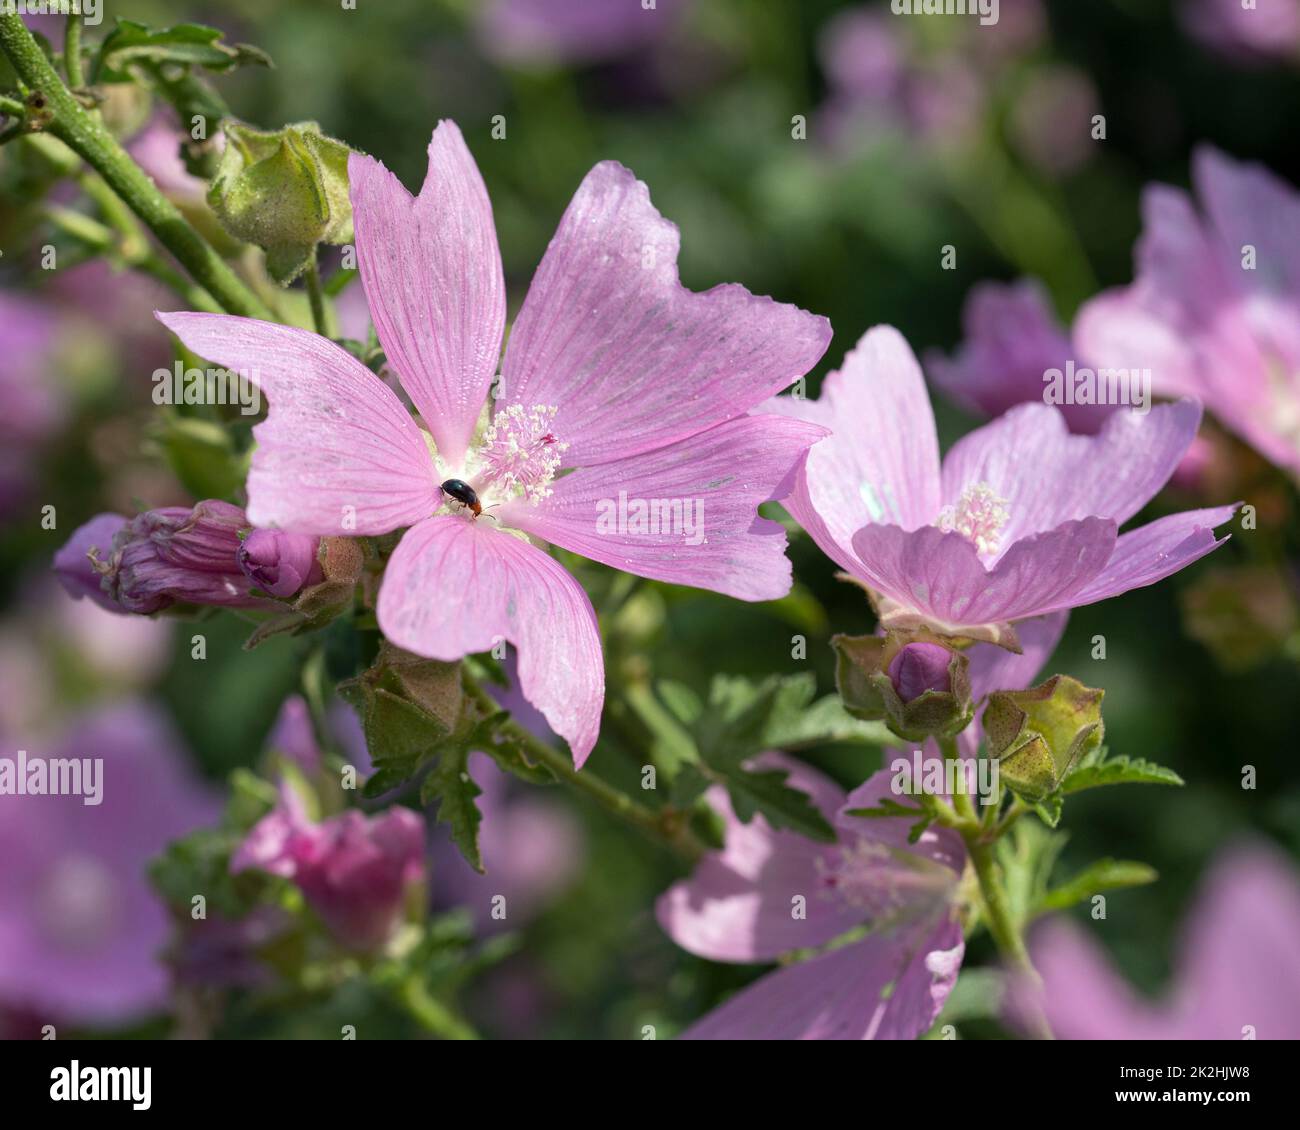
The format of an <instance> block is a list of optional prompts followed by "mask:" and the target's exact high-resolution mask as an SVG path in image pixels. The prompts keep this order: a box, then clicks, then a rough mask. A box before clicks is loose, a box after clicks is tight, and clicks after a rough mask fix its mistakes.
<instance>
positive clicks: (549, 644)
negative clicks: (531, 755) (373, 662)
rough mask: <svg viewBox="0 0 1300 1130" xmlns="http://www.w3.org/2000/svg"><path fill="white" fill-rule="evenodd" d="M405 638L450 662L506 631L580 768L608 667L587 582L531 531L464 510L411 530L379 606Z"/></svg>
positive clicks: (386, 624) (420, 651) (531, 688)
mask: <svg viewBox="0 0 1300 1130" xmlns="http://www.w3.org/2000/svg"><path fill="white" fill-rule="evenodd" d="M376 611H377V613H378V616H379V626H380V628H381V629H382V630H383V633H384V635H385V636H386V637H387V638H388V639H389V640H390V641H391V642H393V643H395V644H396V645H397V646H398V647H404V648H406V649H407V650H408V651H413V652H415V653H416V654H417V655H424V656H428V657H429V658H430V659H441V660H444V661H446V662H451V661H453V660H457V659H460V658H462V657H464V656H466V655H469V654H471V653H472V652H476V651H487V650H488V649H489V648H491V647H492V646H493V644H495V643H497V642H498V641H499V640H501V639H506V640H509V641H510V642H511V643H512V644H514V645H515V647H517V648H518V649H519V684H520V688H521V689H522V690H523V692H524V697H525V698H527V699H528V701H529V702H531V703H532V704H533V705H534V706H535V707H537V709H538V710H540V711H541V712H542V714H543V715H544V716H545V718H546V721H547V722H548V723H549V724H550V727H551V729H553V730H554V731H555V732H556V733H557V734H559V735H560V736H561V737H562V738H564V739H565V740H566V741H567V742H568V743H569V747H570V748H571V749H572V750H573V759H574V762H575V763H576V764H577V765H578V766H579V768H581V766H582V763H583V762H584V761H585V760H586V759H587V755H588V754H589V753H590V752H591V748H592V746H594V745H595V744H596V735H597V733H598V731H599V730H600V711H601V707H602V705H603V703H604V700H605V668H604V663H603V660H602V657H601V650H600V633H599V631H598V630H597V627H596V614H595V612H594V611H593V610H592V607H591V601H590V600H588V599H587V594H586V593H585V592H583V591H582V586H580V585H579V584H578V582H577V581H575V580H574V579H573V577H571V576H570V575H569V574H568V573H567V572H565V570H564V569H563V568H562V567H561V566H560V565H559V564H558V563H557V562H556V561H554V560H553V559H552V558H550V557H548V556H547V555H546V554H545V553H543V552H542V551H541V550H540V549H537V548H536V547H535V546H532V545H530V544H529V543H528V542H527V541H525V540H524V539H523V538H519V537H515V536H513V535H512V534H508V533H503V532H501V531H499V530H494V529H492V528H491V527H490V526H489V525H488V524H487V523H486V522H483V521H469V520H466V519H465V518H462V517H460V516H458V515H442V516H440V517H437V518H430V519H428V520H426V521H423V522H421V523H420V524H419V525H417V526H413V527H412V528H411V529H409V530H407V532H406V534H405V535H404V536H403V538H402V540H401V542H399V543H398V546H397V548H396V549H395V550H394V551H393V555H392V557H391V558H389V561H388V569H387V571H386V573H385V575H384V583H383V587H382V588H381V589H380V590H379V604H378V608H377V610H376Z"/></svg>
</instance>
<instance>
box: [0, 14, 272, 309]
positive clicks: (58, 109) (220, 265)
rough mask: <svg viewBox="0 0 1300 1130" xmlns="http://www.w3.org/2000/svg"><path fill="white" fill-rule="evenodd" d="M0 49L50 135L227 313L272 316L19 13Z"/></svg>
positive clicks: (9, 17) (3, 23) (1, 22)
mask: <svg viewBox="0 0 1300 1130" xmlns="http://www.w3.org/2000/svg"><path fill="white" fill-rule="evenodd" d="M0 50H3V51H4V53H5V55H7V56H8V58H9V61H10V63H11V64H12V65H13V68H14V70H15V71H16V72H17V73H18V76H19V78H21V79H22V81H23V82H24V83H25V84H26V86H27V88H28V89H29V90H31V91H33V92H36V91H39V92H40V94H41V95H42V97H43V99H44V102H45V106H46V108H47V109H48V111H49V112H50V114H51V115H52V117H51V119H50V121H49V122H48V124H47V125H45V127H44V128H45V130H46V131H47V132H48V133H50V134H52V135H53V136H55V137H57V138H58V139H59V140H60V141H62V142H63V143H64V144H65V145H67V146H68V148H69V149H71V150H72V151H73V152H74V153H76V154H77V155H78V156H79V157H81V158H82V160H84V161H85V162H86V164H88V165H90V167H91V168H93V169H94V170H95V171H96V172H98V173H99V174H100V176H102V177H103V178H104V180H105V181H106V182H107V183H108V185H109V187H111V188H112V189H113V191H114V192H115V193H117V195H118V196H120V197H121V198H122V200H124V201H125V202H126V204H127V206H128V207H129V208H130V209H131V211H132V212H134V213H135V214H136V215H137V216H138V217H139V218H140V220H141V221H143V223H144V224H145V226H146V227H148V228H149V230H150V231H152V232H153V233H154V235H156V236H157V237H158V239H159V241H160V242H161V243H162V245H163V246H164V247H166V248H167V250H168V251H170V252H171V253H172V254H173V255H175V256H176V258H177V260H178V261H179V262H180V263H181V265H182V266H184V268H185V269H186V270H187V271H188V272H189V273H190V275H191V276H192V277H193V278H194V280H195V281H196V282H197V283H199V284H200V285H201V286H202V287H203V288H204V289H205V290H206V291H207V292H208V293H209V294H210V295H212V297H213V298H214V299H216V301H217V302H219V303H220V304H221V307H222V309H224V310H227V311H228V312H230V313H231V314H243V315H247V316H249V317H254V318H270V317H271V313H270V311H269V310H268V309H267V307H266V306H265V305H264V304H263V303H262V301H261V300H260V299H259V298H258V297H257V296H256V295H255V294H254V293H253V292H252V291H251V290H249V289H248V287H247V286H245V285H244V283H243V282H241V281H240V279H239V277H238V276H237V275H236V274H235V272H234V271H232V270H231V269H230V267H229V266H227V264H226V263H225V261H224V260H223V259H222V258H221V256H220V255H218V254H217V252H216V251H215V250H214V249H213V247H212V245H211V244H209V243H208V242H207V240H205V239H204V238H203V237H202V236H201V235H199V233H198V232H197V231H195V230H194V229H193V228H192V227H191V226H190V225H189V224H188V223H186V221H185V218H184V217H183V216H182V215H181V214H180V212H179V211H177V209H176V207H175V206H174V205H173V204H172V203H171V202H170V201H169V200H168V199H167V198H166V197H165V196H163V195H162V193H160V192H159V191H158V189H157V187H156V186H155V185H154V183H153V181H151V180H150V179H149V177H148V176H147V175H146V174H145V172H144V170H143V169H141V168H140V166H139V165H137V164H136V163H135V162H134V161H132V160H131V158H130V156H129V155H128V154H127V152H126V150H124V149H123V148H122V146H121V145H119V144H118V142H117V139H116V138H114V137H113V135H112V134H110V133H109V132H108V130H107V129H106V128H105V127H104V124H103V122H102V121H101V120H100V118H99V115H98V114H92V113H90V112H88V111H87V110H85V109H84V108H83V107H82V106H81V104H80V103H79V102H78V101H77V100H76V99H75V98H74V97H73V96H72V94H71V93H70V92H69V90H68V88H67V87H66V86H65V85H64V83H63V80H62V79H61V78H60V77H59V75H58V74H57V73H56V72H55V70H54V68H53V67H52V66H51V65H50V62H49V60H48V59H46V57H45V55H44V53H43V52H42V51H41V49H40V48H39V47H38V46H37V45H36V41H35V40H34V39H33V38H32V36H31V33H30V32H29V31H28V30H27V28H26V27H25V26H24V24H23V21H22V19H21V17H19V16H18V15H17V14H14V13H9V14H4V15H0ZM6 112H8V110H7V109H6Z"/></svg>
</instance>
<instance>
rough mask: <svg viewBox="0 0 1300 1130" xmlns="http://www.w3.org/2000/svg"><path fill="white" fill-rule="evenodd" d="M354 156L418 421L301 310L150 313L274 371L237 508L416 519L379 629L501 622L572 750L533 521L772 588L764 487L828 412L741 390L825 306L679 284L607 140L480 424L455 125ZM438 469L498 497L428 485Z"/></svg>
mask: <svg viewBox="0 0 1300 1130" xmlns="http://www.w3.org/2000/svg"><path fill="white" fill-rule="evenodd" d="M350 173H351V184H352V204H353V214H354V217H355V221H356V229H357V250H358V260H359V265H360V270H361V279H362V283H363V284H364V286H365V291H366V296H367V298H368V299H369V302H370V310H371V315H372V317H373V319H374V322H375V326H376V329H377V331H378V334H379V339H380V341H381V342H382V343H383V345H384V347H385V352H386V354H387V357H388V363H389V365H390V366H391V367H392V368H393V369H394V370H395V371H396V372H397V373H398V374H399V376H400V378H401V381H402V384H403V386H404V387H405V389H406V391H407V392H408V393H410V395H411V399H412V400H413V401H414V402H415V404H416V406H417V407H418V408H419V412H420V417H421V418H422V421H423V424H424V425H425V427H427V428H428V432H425V431H424V430H422V428H421V427H420V425H419V424H417V423H416V421H415V420H414V419H413V418H412V417H411V415H410V414H409V413H408V411H407V410H406V408H405V407H404V406H403V405H402V402H401V401H400V400H399V399H398V397H397V396H396V395H395V394H394V393H392V392H391V390H389V389H388V388H387V386H386V385H384V384H383V383H382V382H380V381H378V380H376V379H375V377H374V374H373V373H371V372H370V371H369V370H368V369H366V368H365V367H364V366H362V365H361V364H360V363H359V362H358V361H357V360H356V359H355V358H353V357H352V356H351V355H350V354H348V353H346V352H345V351H344V350H342V349H340V348H339V347H338V346H336V345H334V344H333V343H331V342H329V341H327V340H326V339H324V338H322V337H319V336H317V335H316V334H312V333H309V332H307V331H305V330H298V329H292V328H289V327H286V326H278V325H272V324H270V323H266V322H258V321H253V320H251V319H246V318H233V317H227V316H224V315H215V314H198V313H191V314H172V315H160V319H161V320H162V321H163V323H164V324H165V325H167V326H168V328H170V329H171V330H172V331H173V332H175V333H176V335H177V336H178V337H179V338H181V340H182V341H184V342H185V344H186V345H187V346H188V347H189V348H190V349H192V350H193V351H194V352H196V353H198V354H199V355H200V356H203V357H207V358H210V359H212V360H215V361H218V362H219V363H221V364H222V365H225V366H227V367H229V368H238V369H245V370H248V371H250V372H255V373H256V374H257V375H258V378H259V379H260V383H261V387H262V388H263V391H265V392H266V393H267V399H268V401H269V403H270V414H269V417H268V419H267V420H266V422H264V423H262V424H259V425H258V426H257V428H256V429H255V434H256V437H257V440H258V445H257V449H256V452H255V453H254V456H253V465H252V470H251V472H250V474H249V479H248V494H249V514H250V517H251V518H252V520H253V521H254V522H255V523H256V524H257V525H259V526H265V527H268V528H279V529H284V530H291V531H294V532H300V533H308V534H316V535H321V536H324V535H327V534H345V535H353V536H355V535H375V534H382V533H390V532H392V531H394V530H399V529H402V528H403V527H410V529H409V530H408V531H407V532H406V534H405V535H404V536H403V538H402V540H401V542H400V543H399V544H398V546H397V548H396V550H394V552H393V554H392V557H391V558H390V559H389V562H388V567H387V571H386V574H385V576H384V580H383V585H382V587H381V589H380V593H379V600H378V606H377V612H378V618H379V624H380V627H381V628H382V630H383V632H384V635H385V636H387V638H388V639H389V640H391V641H392V642H393V643H395V644H397V645H398V646H400V647H403V648H406V649H407V650H408V651H412V652H415V653H416V654H418V655H423V656H427V657H429V658H432V659H441V660H445V661H453V660H458V659H460V658H461V657H463V656H464V655H466V654H469V653H472V652H478V651H486V650H488V649H489V648H491V647H492V646H493V645H494V644H495V643H496V642H497V641H499V640H501V639H503V638H504V639H506V640H509V641H510V642H511V643H513V644H514V645H515V646H516V647H517V648H518V650H519V676H520V684H521V686H522V688H523V692H524V694H525V696H526V697H527V698H528V699H529V701H530V702H532V703H533V704H534V705H535V706H537V707H538V709H540V710H541V711H542V713H543V714H544V715H545V716H546V718H547V721H548V722H549V723H550V725H551V727H552V728H553V729H554V730H555V732H556V733H558V734H560V735H561V736H562V737H564V738H565V739H566V740H567V741H568V743H569V745H570V747H571V749H572V751H573V756H574V760H575V762H576V763H577V764H578V765H581V764H582V762H583V761H584V760H585V759H586V757H587V755H588V753H590V751H591V748H592V746H593V745H594V744H595V741H596V734H597V732H598V730H599V724H600V713H601V708H602V704H603V701H604V669H603V663H602V658H601V650H600V639H599V635H598V632H597V628H596V619H595V613H594V611H593V610H592V607H591V602H590V600H589V599H588V598H587V595H586V593H585V592H584V591H583V590H582V588H581V587H580V586H579V585H578V584H577V582H576V581H575V580H574V579H573V577H572V576H571V575H570V574H569V573H567V572H566V571H565V570H564V568H563V567H562V566H561V565H559V563H558V562H556V560H555V559H554V558H552V557H551V556H549V555H548V554H547V553H545V552H544V551H542V550H541V549H539V548H538V547H537V546H536V545H534V544H533V543H532V541H531V540H529V538H536V539H538V540H540V541H545V542H549V543H552V544H555V545H559V546H563V547H564V548H566V549H569V550H572V551H573V552H575V553H581V554H584V555H585V556H587V557H590V558H592V559H594V560H597V561H601V562H604V563H606V564H608V565H611V566H613V567H615V568H618V569H622V570H625V571H627V572H631V573H636V574H638V575H640V576H645V577H652V578H655V579H658V580H666V581H671V582H674V583H678V584H687V585H694V586H697V587H700V588H708V589H712V590H714V591H717V592H722V593H726V594H728V595H730V596H735V597H739V598H740V599H744V600H770V599H774V598H776V597H779V596H782V595H784V594H785V593H786V592H788V591H789V588H790V583H791V574H790V563H789V561H788V560H787V559H786V557H785V552H784V551H785V535H784V533H783V532H782V530H781V528H780V526H779V525H778V524H776V523H773V522H769V521H767V520H765V519H760V518H757V517H756V515H755V511H756V508H757V506H758V505H759V504H760V503H761V502H763V501H765V500H767V499H769V498H771V497H772V496H773V495H774V494H776V493H778V491H779V490H780V488H781V486H782V484H783V482H784V481H785V480H786V479H787V478H788V477H789V475H790V473H791V472H792V470H793V468H794V466H795V464H796V462H797V461H798V460H799V458H800V457H801V456H802V454H803V453H804V451H806V450H807V448H808V445H809V444H810V443H812V442H813V441H814V440H815V439H816V438H818V437H819V436H820V435H821V434H822V430H821V429H820V428H818V427H816V426H815V425H809V424H805V423H803V422H801V421H796V420H790V419H787V418H781V417H776V416H769V415H748V414H747V413H748V412H749V410H750V409H751V408H754V407H755V406H757V405H758V404H759V403H760V402H761V401H762V400H764V399H765V398H766V397H768V396H771V395H773V394H774V393H775V392H777V391H779V390H780V389H782V388H785V387H786V386H787V385H789V384H790V383H791V382H792V381H794V380H795V379H797V378H798V377H799V376H800V375H802V374H803V373H806V372H807V371H808V369H809V368H810V367H811V366H812V365H813V364H814V363H815V362H816V361H817V359H818V358H819V357H820V356H821V354H822V352H823V351H824V350H825V348H826V345H827V343H828V341H829V338H830V327H829V324H828V323H827V322H826V320H825V319H824V318H818V317H814V316H813V315H811V314H808V313H805V312H804V311H802V310H799V309H798V308H797V307H794V306H787V305H782V304H780V303H776V302H773V301H772V300H771V299H768V298H756V297H755V296H753V295H751V294H750V293H749V292H748V291H746V290H745V289H744V288H743V287H740V286H735V285H726V286H719V287H715V288H714V289H712V290H710V291H708V292H707V293H705V294H694V293H692V292H691V291H688V290H686V289H685V288H684V287H683V286H682V285H681V283H680V282H679V280H678V277H677V266H676V263H677V250H678V244H679V235H678V232H677V229H676V227H674V226H673V225H672V224H670V223H668V222H667V221H665V220H664V219H663V217H662V216H660V215H659V213H658V212H657V211H656V210H655V209H654V207H653V206H652V205H651V203H650V197H649V192H648V191H647V189H646V186H645V185H644V184H642V183H641V182H640V181H638V180H636V179H635V177H634V176H633V175H632V174H631V173H630V172H629V171H628V170H627V169H625V168H623V166H621V165H619V164H616V163H614V162H604V163H602V164H599V165H597V166H596V167H595V168H594V169H593V170H592V171H591V172H590V173H589V174H588V175H587V177H586V179H585V180H584V181H583V183H582V184H581V185H580V186H579V188H578V191H577V194H576V195H575V197H574V199H573V202H572V203H571V204H570V206H569V209H568V211H567V212H566V213H565V216H564V218H563V220H562V221H561V223H560V228H559V231H558V232H557V233H556V235H555V238H554V239H553V240H552V241H551V245H550V247H549V249H548V251H547V254H546V256H545V258H544V259H543V261H542V263H541V266H540V267H539V268H538V271H537V274H536V275H535V277H534V279H533V283H532V286H531V287H530V289H529V292H528V295H527V297H526V298H525V300H524V304H523V308H522V309H521V310H520V312H519V316H518V318H517V319H516V320H515V322H514V324H513V327H512V329H511V334H510V344H509V349H508V350H507V352H506V355H505V359H504V362H503V363H502V366H501V384H500V385H499V386H498V391H499V392H500V393H501V397H500V399H497V400H495V401H493V408H494V411H493V415H492V417H491V423H490V425H488V426H486V427H484V426H483V424H484V420H483V409H484V405H485V403H486V402H487V401H488V399H489V397H488V393H489V388H490V386H491V385H492V384H493V379H494V374H495V373H496V371H497V364H498V360H499V354H500V348H501V341H502V335H503V330H504V325H505V283H504V279H503V277H502V269H501V256H500V252H499V251H498V248H497V241H496V233H495V231H494V229H493V223H492V210H491V205H490V203H489V201H488V196H487V191H486V189H485V187H484V185H483V180H482V177H481V176H480V175H479V172H478V169H477V167H476V166H475V164H474V159H473V157H472V156H470V153H469V150H468V148H467V147H466V146H465V142H464V139H463V138H462V137H461V134H460V131H459V130H458V129H457V128H456V126H455V125H454V124H452V123H450V122H444V123H442V124H441V125H439V127H438V128H437V130H436V131H435V132H434V135H433V140H432V142H431V143H430V145H429V172H428V176H427V177H426V179H425V182H424V187H423V189H422V190H421V192H420V195H419V196H418V197H416V198H412V197H411V195H410V194H409V193H408V192H407V191H406V189H404V188H403V187H402V185H401V184H400V183H399V182H398V181H397V179H396V178H395V177H393V175H392V174H391V173H389V172H388V171H387V170H386V169H385V168H384V167H383V165H381V164H380V163H379V162H377V161H375V160H373V159H372V158H369V157H360V156H355V157H353V159H352V161H351V163H350ZM431 447H433V448H436V452H435V451H432V450H431ZM561 470H571V473H567V474H564V475H559V474H557V473H558V472H560V471H561ZM453 480H462V481H463V483H465V484H468V486H469V487H470V488H471V489H472V490H473V491H474V492H475V494H476V495H477V496H478V498H479V501H480V504H481V506H482V507H483V508H485V509H491V511H492V513H491V519H487V518H484V519H482V520H477V521H476V520H475V515H474V514H473V512H471V511H470V510H468V508H467V507H466V506H465V505H463V504H462V501H463V500H462V501H457V500H456V499H457V497H458V496H456V495H452V494H444V493H443V491H442V490H441V489H440V487H439V484H440V483H443V482H451V481H453ZM458 489H459V488H458ZM463 493H464V492H463V490H461V494H463ZM620 498H623V499H638V498H647V499H648V498H658V499H663V498H670V499H671V498H677V499H678V500H681V501H682V502H683V506H685V505H687V504H689V505H691V506H692V507H693V509H694V511H695V513H697V514H698V513H701V512H707V514H708V515H709V517H708V529H707V536H706V537H703V538H702V540H700V541H699V542H696V543H694V544H690V543H688V541H687V533H686V531H685V530H676V529H671V530H663V529H662V528H657V529H656V530H654V531H652V532H645V531H644V530H642V529H641V528H639V527H638V528H634V527H633V526H631V525H626V523H622V522H618V523H615V522H614V521H613V520H612V515H611V513H610V510H609V508H610V507H612V506H614V505H615V503H614V500H615V499H620ZM511 531H515V532H511ZM519 534H525V535H529V538H525V537H521V536H518V535H519Z"/></svg>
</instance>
